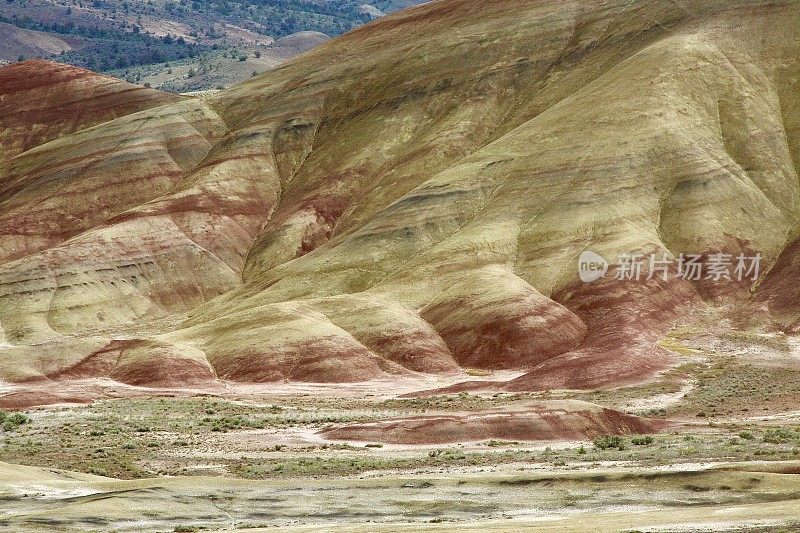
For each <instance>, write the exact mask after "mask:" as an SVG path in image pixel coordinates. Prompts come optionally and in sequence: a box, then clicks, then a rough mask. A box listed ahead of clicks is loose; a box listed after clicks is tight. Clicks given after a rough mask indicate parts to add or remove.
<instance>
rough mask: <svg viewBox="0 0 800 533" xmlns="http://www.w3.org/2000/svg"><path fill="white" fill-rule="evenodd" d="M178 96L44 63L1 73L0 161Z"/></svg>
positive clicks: (17, 65) (13, 67)
mask: <svg viewBox="0 0 800 533" xmlns="http://www.w3.org/2000/svg"><path fill="white" fill-rule="evenodd" d="M179 99H180V97H179V96H177V95H174V94H169V93H162V92H159V91H156V90H154V89H148V88H145V87H141V86H137V85H132V84H130V83H126V82H124V81H122V80H117V79H114V78H110V77H108V76H104V75H102V74H95V73H94V72H90V71H88V70H84V69H81V68H78V67H73V66H70V65H61V64H58V63H52V62H50V61H44V60H32V61H22V62H19V63H12V64H11V65H8V66H6V67H3V68H2V69H0V161H2V160H3V159H9V158H11V157H13V156H15V155H17V154H19V153H21V152H24V151H26V150H30V149H31V148H34V147H36V146H38V145H40V144H43V143H45V142H47V141H51V140H53V139H55V138H57V137H60V136H62V135H66V134H68V133H73V132H75V131H78V130H81V129H84V128H87V127H89V126H94V125H96V124H100V123H101V122H106V121H108V120H111V119H114V118H118V117H121V116H124V115H128V114H130V113H133V112H136V111H141V110H144V109H149V108H152V107H157V106H160V105H163V104H166V103H170V102H177V101H178V100H179Z"/></svg>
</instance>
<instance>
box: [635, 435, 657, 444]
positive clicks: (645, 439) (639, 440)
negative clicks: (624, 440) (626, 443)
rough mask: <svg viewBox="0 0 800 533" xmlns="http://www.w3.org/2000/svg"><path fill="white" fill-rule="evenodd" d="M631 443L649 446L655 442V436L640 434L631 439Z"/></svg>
mask: <svg viewBox="0 0 800 533" xmlns="http://www.w3.org/2000/svg"><path fill="white" fill-rule="evenodd" d="M631 444H633V445H634V446H649V445H651V444H653V437H651V436H650V435H640V436H638V437H633V438H632V439H631Z"/></svg>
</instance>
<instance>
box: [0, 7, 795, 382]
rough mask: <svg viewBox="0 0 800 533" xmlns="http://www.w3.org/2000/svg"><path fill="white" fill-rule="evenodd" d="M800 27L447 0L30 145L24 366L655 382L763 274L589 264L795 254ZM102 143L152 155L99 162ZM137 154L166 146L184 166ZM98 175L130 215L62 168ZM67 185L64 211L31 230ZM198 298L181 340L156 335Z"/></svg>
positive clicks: (8, 295) (10, 309) (157, 375)
mask: <svg viewBox="0 0 800 533" xmlns="http://www.w3.org/2000/svg"><path fill="white" fill-rule="evenodd" d="M478 7H479V9H478ZM798 15H800V2H755V1H741V0H740V1H735V0H716V1H711V0H707V1H703V2H693V3H692V4H691V5H688V4H687V5H686V6H683V5H682V4H680V3H672V2H663V1H655V0H653V1H642V2H635V3H631V2H627V1H621V0H620V1H609V2H605V3H603V4H601V5H598V4H595V3H587V2H579V1H572V2H528V1H524V2H523V1H515V0H514V1H512V0H503V1H499V2H481V3H477V2H474V1H459V0H442V1H439V2H434V3H431V4H426V5H423V6H420V7H417V8H414V9H411V10H409V11H406V12H403V13H399V14H396V15H393V16H390V17H387V18H386V19H382V20H380V21H378V22H376V23H373V24H371V25H368V26H366V27H364V28H362V29H359V30H357V31H355V32H352V33H350V34H348V35H345V36H344V37H342V38H339V39H335V40H333V41H331V42H329V43H326V44H325V45H323V46H321V47H320V48H317V49H315V50H313V51H311V52H310V53H307V54H305V55H303V56H301V57H300V58H297V59H295V60H293V61H292V62H290V63H288V64H286V65H285V66H283V67H281V68H279V69H277V70H275V71H273V72H271V73H268V74H266V75H264V76H262V77H259V78H256V79H254V80H252V81H250V82H248V83H245V84H243V85H241V86H238V87H235V88H233V89H231V90H228V91H224V92H222V93H220V94H218V95H216V96H214V97H213V99H211V100H210V101H208V102H207V103H200V102H194V101H189V102H185V103H181V104H174V105H170V106H165V107H163V108H158V109H156V110H151V111H145V112H143V113H140V114H137V115H132V116H130V117H125V118H122V119H119V120H116V121H113V122H110V123H106V124H103V125H101V126H98V127H97V128H95V129H93V130H91V132H82V133H80V134H77V135H72V136H69V137H65V138H63V139H60V140H58V141H56V142H57V143H62V144H60V145H59V144H54V143H50V144H48V145H45V146H42V147H40V148H39V149H37V150H35V151H32V152H28V153H26V154H24V156H20V157H19V158H16V159H19V160H20V161H15V162H14V163H15V164H14V165H6V166H5V167H4V168H3V169H0V183H2V184H3V186H4V187H8V186H9V184H10V185H13V186H14V187H16V188H17V189H15V192H14V194H13V195H12V196H11V197H10V198H9V199H8V200H7V201H8V202H11V203H10V204H9V205H10V208H8V209H7V208H6V207H5V206H3V210H2V212H0V215H2V216H4V217H12V218H11V220H13V221H14V223H15V224H16V226H15V228H16V229H14V230H13V231H12V232H11V234H10V235H9V236H8V237H7V242H8V244H5V245H4V249H5V250H12V252H8V251H7V252H6V253H12V254H13V253H16V254H18V255H17V256H16V257H19V259H17V260H16V261H14V262H11V263H8V264H6V265H5V266H4V267H2V268H0V327H2V329H0V342H5V343H7V344H11V345H13V346H12V347H10V348H6V349H4V352H3V356H4V357H3V359H2V360H3V362H2V363H1V364H2V374H1V375H2V376H3V377H5V378H6V379H29V378H34V377H37V376H41V375H48V376H51V377H56V376H67V377H75V376H87V375H106V376H109V375H110V376H113V377H115V378H117V379H120V380H122V381H128V382H133V383H136V384H148V383H149V382H153V383H159V384H161V385H163V384H164V383H163V381H164V376H168V377H169V376H172V377H173V378H171V379H174V380H175V381H176V382H177V383H180V382H182V381H186V380H189V381H192V380H197V379H211V378H213V377H214V376H215V375H216V376H217V377H220V378H226V379H234V380H241V381H272V380H282V379H292V380H306V381H353V380H364V379H370V378H375V377H380V376H385V375H386V374H387V373H388V374H401V373H406V372H411V371H417V372H453V371H457V370H458V368H459V367H480V368H487V369H501V368H520V369H530V370H531V372H530V374H528V375H527V376H525V377H524V378H521V379H520V380H517V381H516V382H513V383H511V384H509V385H508V386H509V387H511V388H533V389H536V388H549V387H598V386H611V385H616V384H622V383H630V382H634V381H639V380H642V379H648V378H649V377H651V376H652V375H653V373H654V372H657V371H659V370H661V369H663V368H665V367H667V366H668V365H670V364H671V363H672V362H673V361H672V359H671V356H670V355H669V354H668V353H667V352H664V351H661V350H660V349H658V348H656V347H655V342H656V341H657V340H658V339H659V338H660V336H661V335H662V334H663V333H664V332H665V331H666V330H667V329H668V328H669V327H671V325H672V324H674V323H676V322H678V321H680V320H684V319H686V320H691V319H692V318H693V316H694V315H695V314H699V313H700V312H705V310H706V309H707V308H709V307H713V306H717V304H718V303H719V302H720V298H726V297H729V298H734V299H739V301H741V302H746V301H748V299H749V293H748V291H747V288H748V287H738V286H736V284H728V285H725V286H710V285H709V284H707V283H702V282H701V283H697V284H695V283H689V282H682V281H681V282H678V281H676V282H671V283H661V282H659V283H656V282H651V283H644V282H642V283H639V284H635V283H614V282H612V281H604V282H598V283H596V284H592V285H586V286H584V285H582V284H581V283H580V282H579V281H578V278H577V265H576V263H577V257H578V255H579V254H580V253H581V252H582V251H583V250H585V249H592V250H594V251H596V252H600V253H602V254H604V255H605V256H606V257H608V258H610V259H614V258H616V255H617V254H618V253H631V252H645V253H646V252H650V251H658V252H659V253H667V254H678V253H681V252H708V251H717V250H724V251H728V252H730V253H739V252H740V251H746V252H748V253H754V252H756V251H757V252H761V253H762V254H763V255H764V257H765V266H766V265H771V264H773V263H775V261H776V260H777V258H778V256H779V255H780V254H781V252H782V251H783V250H784V248H785V246H786V244H787V243H788V242H790V241H791V240H792V239H793V238H795V237H796V236H797V234H798V232H797V231H796V228H797V218H798V215H800V209H798V202H800V191H798V179H797V171H796V169H797V167H798V165H797V162H798V161H799V160H800V144H798V138H797V136H798V134H799V133H798V120H799V117H800V113H798V108H797V106H798V96H797V95H798V90H797V89H798V76H800V67H798V57H800V54H799V53H798V52H800V50H798V48H800V39H798V37H800V17H798ZM169 117H175V119H174V120H173V119H171V118H169ZM137 121H140V122H137ZM141 122H144V124H142V123H141ZM178 124H180V125H182V127H184V128H188V129H189V130H194V132H196V133H191V131H184V130H183V129H182V127H178ZM149 128H152V130H150V129H149ZM159 132H163V133H159ZM84 135H91V136H93V137H96V138H97V139H108V142H110V143H112V144H113V146H114V147H120V146H122V147H128V148H130V152H126V154H125V155H124V156H119V157H115V158H110V159H108V158H106V157H105V156H103V155H101V154H102V153H103V152H102V148H100V147H98V151H97V152H92V153H87V152H85V151H84V152H82V151H81V150H84V148H82V146H83V145H82V138H83V137H82V136H84ZM115 135H118V137H117V140H116V141H114V140H113V139H114V136H115ZM187 139H189V141H187ZM191 139H196V141H192V140H191ZM141 142H144V143H145V144H147V145H148V146H150V145H152V146H155V147H156V149H157V150H160V151H162V152H161V153H165V154H169V158H167V159H165V160H166V161H167V164H166V165H165V166H164V168H165V169H166V171H165V172H163V176H164V177H163V178H154V176H161V175H162V174H159V173H158V172H156V169H155V168H153V162H152V158H149V157H145V158H144V159H146V161H140V160H139V159H138V158H139V156H141V155H142V154H144V153H146V151H145V150H144V149H143V148H137V147H136V146H137V145H138V144H139V143H141ZM204 143H206V144H204ZM107 149H111V148H107ZM149 149H150V148H148V150H149ZM115 150H116V148H115ZM37 153H40V154H41V157H39V156H38V155H37ZM23 157H30V158H31V159H29V160H28V159H23ZM165 158H166V156H165ZM101 160H102V161H103V163H108V166H107V167H105V168H103V170H102V172H100V173H98V174H97V178H98V179H100V180H108V183H109V185H108V186H110V187H111V188H112V189H114V188H118V189H117V190H118V191H120V192H117V193H114V196H115V198H120V196H122V197H123V198H125V200H124V201H122V202H119V201H116V202H115V203H114V205H113V207H112V208H107V209H105V210H104V209H102V208H100V207H102V206H103V205H104V204H103V202H102V200H101V199H100V198H98V197H96V195H97V194H98V192H92V193H89V192H88V191H97V190H98V189H97V187H96V186H94V187H93V186H92V185H91V181H90V180H91V179H92V174H91V173H84V172H83V171H82V170H81V171H71V170H63V169H69V168H70V165H71V164H73V163H72V162H73V161H75V162H78V163H74V164H77V165H80V164H81V163H79V162H81V161H97V162H98V163H93V164H92V165H90V168H91V167H92V166H93V165H95V164H99V161H101ZM169 160H171V161H172V162H174V166H173V163H172V162H169ZM155 166H157V167H159V169H161V167H162V165H155ZM176 167H177V168H176ZM78 168H79V169H82V168H83V167H80V166H79V167H78ZM178 168H179V169H180V170H178ZM60 180H61V181H60ZM85 180H89V181H85ZM139 180H145V183H147V180H151V181H153V180H155V182H158V183H162V184H164V188H159V187H153V186H151V185H146V186H143V187H141V189H145V190H144V191H142V190H140V187H137V183H140V181H139ZM159 180H162V181H159ZM167 182H169V183H167ZM26 184H27V188H26ZM62 184H63V185H62ZM64 185H65V186H66V188H64ZM48 186H54V188H53V189H52V191H58V192H59V194H62V195H63V193H65V192H66V193H67V194H72V195H74V196H73V197H72V198H69V196H66V195H64V200H63V202H62V203H61V204H59V201H58V200H57V199H55V196H56V195H55V194H53V193H48V192H47V187H48ZM43 191H44V192H43ZM145 197H147V198H145ZM48 198H52V199H53V201H54V202H55V204H53V205H52V206H51V207H50V209H48V212H53V213H57V212H58V210H59V209H60V210H64V216H60V215H48V214H44V213H43V214H38V215H35V216H32V218H28V219H26V218H25V217H26V216H28V213H30V212H34V211H35V206H37V205H41V204H42V202H44V201H46V199H48ZM14 202H16V203H14ZM81 204H82V205H81ZM77 206H80V207H77ZM31 210H33V211H31ZM115 210H116V211H117V212H116V213H114V212H113V211H115ZM67 215H69V216H67ZM13 217H16V218H13ZM48 217H50V218H49V219H48ZM87 217H88V218H87ZM73 219H74V220H73ZM87 220H88V222H86V221H87ZM39 221H46V222H42V223H41V226H43V228H40V229H36V230H35V231H31V232H30V233H32V235H29V236H26V237H25V238H22V237H19V235H20V234H21V233H24V232H25V231H26V229H23V228H36V227H37V224H40V222H39ZM4 227H5V226H4ZM52 228H56V230H55V231H52ZM48 232H51V233H48ZM64 237H66V238H69V240H66V241H64V242H61V241H60V240H58V241H57V242H61V244H59V245H57V246H55V247H50V246H52V243H53V242H54V241H53V239H62V238H64ZM15 239H16V240H15ZM48 239H50V240H48ZM48 247H50V248H48ZM790 249H791V248H790ZM790 249H789V250H790ZM19 250H23V251H22V252H19ZM20 253H21V254H22V255H21V256H20V255H19V254H20ZM31 254H32V255H31ZM783 260H784V261H787V262H789V263H791V261H789V260H787V259H783ZM240 280H243V282H244V283H243V285H241V287H239V288H236V286H237V284H238V283H239V282H240ZM228 289H233V290H230V292H228V293H227V294H224V295H223V296H221V297H219V298H216V299H213V300H211V301H209V302H208V303H206V304H205V305H202V306H201V307H199V308H196V309H194V310H193V311H191V310H192V308H193V307H194V306H196V305H197V304H198V303H201V302H204V301H208V300H209V299H211V298H212V297H213V296H216V295H218V294H220V293H221V292H223V291H225V290H228ZM764 298H767V300H768V302H767V303H768V305H770V306H771V307H773V308H775V307H776V305H775V304H773V303H772V300H771V299H770V297H769V296H764ZM187 311H191V318H190V319H189V321H188V322H186V324H185V325H184V327H183V328H179V329H173V328H169V327H166V326H164V327H162V326H159V325H158V324H156V323H154V322H152V319H153V318H160V317H169V316H171V315H172V316H179V315H180V313H183V312H187ZM784 314H786V313H784ZM782 320H783V319H782ZM87 328H92V330H93V331H91V332H89V331H88V329H87ZM158 333H160V334H158ZM34 345H35V346H34Z"/></svg>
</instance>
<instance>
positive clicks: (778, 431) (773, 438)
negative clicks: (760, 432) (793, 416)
mask: <svg viewBox="0 0 800 533" xmlns="http://www.w3.org/2000/svg"><path fill="white" fill-rule="evenodd" d="M763 440H764V442H766V443H769V444H787V443H789V442H794V443H797V444H800V431H798V430H796V429H793V428H775V429H768V430H766V431H765V432H764V437H763Z"/></svg>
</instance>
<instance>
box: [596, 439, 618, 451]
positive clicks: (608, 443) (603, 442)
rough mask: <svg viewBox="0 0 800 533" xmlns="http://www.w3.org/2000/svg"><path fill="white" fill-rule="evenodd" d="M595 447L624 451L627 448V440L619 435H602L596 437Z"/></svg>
mask: <svg viewBox="0 0 800 533" xmlns="http://www.w3.org/2000/svg"><path fill="white" fill-rule="evenodd" d="M594 447H595V448H597V449H598V450H610V449H612V448H616V449H618V450H620V451H622V450H624V449H625V440H624V439H623V438H622V437H619V436H617V435H602V436H600V437H597V438H596V439H594Z"/></svg>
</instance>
